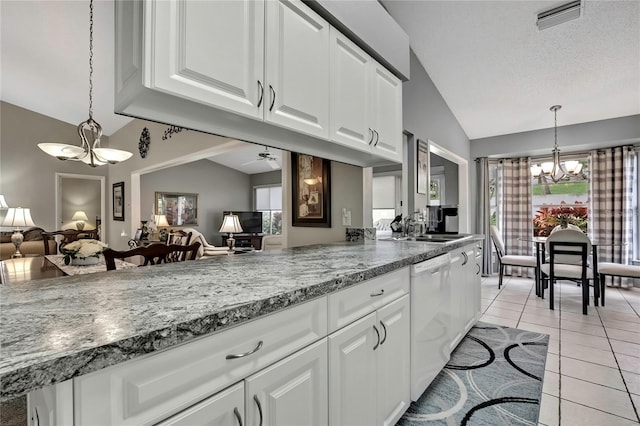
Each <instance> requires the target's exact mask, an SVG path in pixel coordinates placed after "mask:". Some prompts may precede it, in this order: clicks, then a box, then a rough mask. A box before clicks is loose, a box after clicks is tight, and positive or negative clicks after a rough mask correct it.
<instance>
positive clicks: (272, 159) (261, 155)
mask: <svg viewBox="0 0 640 426" xmlns="http://www.w3.org/2000/svg"><path fill="white" fill-rule="evenodd" d="M278 160H279V157H277V156H275V155H273V154H272V153H270V152H269V148H268V147H265V148H264V151H261V152H258V158H256V159H255V160H251V161H249V162H246V163H244V164H243V166H246V165H248V164H252V163H255V162H258V161H266V162H267V164H268V165H269V166H270V167H271V168H272V169H274V170H278V169H279V168H280V165H279V164H278Z"/></svg>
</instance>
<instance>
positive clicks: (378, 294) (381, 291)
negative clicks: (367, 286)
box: [369, 289, 384, 297]
mask: <svg viewBox="0 0 640 426" xmlns="http://www.w3.org/2000/svg"><path fill="white" fill-rule="evenodd" d="M383 294H384V289H382V290H380V291H379V292H377V293H371V294H370V295H369V296H371V297H378V296H382V295H383Z"/></svg>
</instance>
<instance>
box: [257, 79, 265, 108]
mask: <svg viewBox="0 0 640 426" xmlns="http://www.w3.org/2000/svg"><path fill="white" fill-rule="evenodd" d="M258 86H259V87H260V99H258V108H260V105H262V98H263V97H264V86H263V85H262V83H261V82H260V80H258Z"/></svg>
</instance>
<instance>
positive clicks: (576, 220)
mask: <svg viewBox="0 0 640 426" xmlns="http://www.w3.org/2000/svg"><path fill="white" fill-rule="evenodd" d="M588 213H589V211H588V205H587V204H586V203H581V202H579V201H576V202H575V204H573V205H570V204H567V203H565V202H561V203H560V205H559V206H546V205H543V206H542V207H540V209H539V210H538V211H537V213H536V215H535V216H534V218H533V233H534V235H535V236H537V237H548V236H549V234H550V233H551V230H552V229H553V228H555V227H556V226H558V225H560V226H562V227H563V228H566V226H567V224H569V223H571V224H573V225H576V226H578V227H579V228H580V229H581V230H582V232H586V231H587V223H588V219H589V214H588Z"/></svg>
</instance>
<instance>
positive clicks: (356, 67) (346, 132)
mask: <svg viewBox="0 0 640 426" xmlns="http://www.w3.org/2000/svg"><path fill="white" fill-rule="evenodd" d="M370 67H371V58H370V57H369V55H367V54H366V53H365V52H364V51H363V50H362V49H360V48H359V47H358V46H356V45H355V44H354V43H353V42H352V41H351V40H349V39H348V38H347V37H345V36H344V35H342V34H341V33H340V32H339V31H338V30H336V29H335V28H331V80H330V86H331V109H330V110H331V113H330V114H331V115H330V119H329V126H330V129H331V131H330V135H329V137H330V139H331V140H332V141H335V142H338V143H341V144H343V145H347V146H350V147H353V148H356V149H361V150H365V151H370V150H371V148H370V146H371V143H372V142H373V140H374V134H373V131H372V130H371V126H372V124H371V117H370V115H371V108H370V103H371V99H370V98H371V87H372V85H373V83H372V79H371V68H370Z"/></svg>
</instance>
